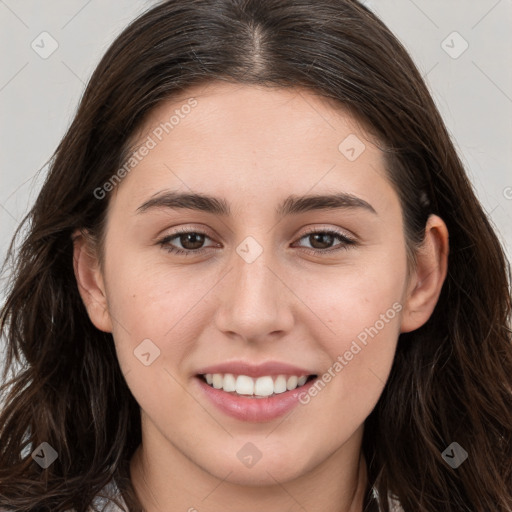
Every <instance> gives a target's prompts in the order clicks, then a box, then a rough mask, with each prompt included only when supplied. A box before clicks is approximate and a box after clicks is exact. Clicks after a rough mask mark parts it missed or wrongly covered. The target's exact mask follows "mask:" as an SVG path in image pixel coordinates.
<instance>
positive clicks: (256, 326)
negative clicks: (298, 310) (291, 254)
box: [216, 250, 296, 342]
mask: <svg viewBox="0 0 512 512" xmlns="http://www.w3.org/2000/svg"><path fill="white" fill-rule="evenodd" d="M248 261H250V260H248ZM248 261H247V260H245V259H244V258H243V257H241V256H239V255H238V254H235V255H234V258H233V268H232V270H231V271H230V272H229V273H228V275H227V276H226V278H225V279H224V280H223V281H224V282H223V284H221V285H220V291H219V292H218V295H217V296H218V299H219V307H218V309H217V312H216V327H217V329H219V330H220V331H221V332H223V333H224V334H225V335H226V336H229V337H231V338H233V339H234V338H238V339H241V340H244V341H247V342H262V341H265V340H270V339H272V340H275V339H276V338H278V337H282V336H284V335H285V334H286V333H288V332H290V330H291V328H292V326H293V322H294V316H293V308H294V302H293V300H294V294H293V293H292V291H290V289H289V284H288V283H287V282H286V281H287V280H289V273H287V274H286V276H284V275H280V274H281V272H280V271H279V269H280V268H282V266H278V265H277V264H276V258H275V257H274V256H273V255H272V254H271V251H270V250H264V251H263V252H262V253H261V254H260V255H259V256H258V257H257V258H256V259H255V260H254V261H252V262H250V263H249V262H248ZM295 302H296V299H295Z"/></svg>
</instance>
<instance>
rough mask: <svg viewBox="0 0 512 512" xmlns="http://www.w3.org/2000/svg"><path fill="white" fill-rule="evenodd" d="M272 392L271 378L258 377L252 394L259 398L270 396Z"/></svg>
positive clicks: (272, 383)
mask: <svg viewBox="0 0 512 512" xmlns="http://www.w3.org/2000/svg"><path fill="white" fill-rule="evenodd" d="M273 392H274V381H273V380H272V377H259V378H258V379H256V383H255V384H254V394H255V395H259V396H270V395H271V394H272V393H273Z"/></svg>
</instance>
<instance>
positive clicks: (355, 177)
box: [89, 83, 412, 485]
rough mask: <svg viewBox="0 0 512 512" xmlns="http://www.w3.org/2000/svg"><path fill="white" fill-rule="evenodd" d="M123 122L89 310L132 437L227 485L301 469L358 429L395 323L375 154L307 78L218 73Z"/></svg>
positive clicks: (392, 200) (387, 206)
mask: <svg viewBox="0 0 512 512" xmlns="http://www.w3.org/2000/svg"><path fill="white" fill-rule="evenodd" d="M192 97H193V98H194V100H189V98H192ZM186 105H189V107H186ZM172 116H174V118H172ZM170 120H171V121H170ZM165 123H167V125H165ZM163 127H165V128H163ZM167 132H168V133H167ZM136 135H137V136H136V141H135V142H137V143H138V144H139V145H140V144H142V145H146V147H147V148H148V150H147V151H145V150H142V151H141V150H140V149H139V151H138V154H139V156H140V157H141V158H140V161H137V163H136V165H134V166H133V167H132V168H131V169H130V171H129V172H127V173H126V174H127V175H126V176H125V177H124V179H123V180H122V182H121V183H120V184H118V185H117V186H116V187H115V189H114V191H113V192H112V193H111V195H110V198H109V199H108V200H109V208H108V219H107V227H106V233H105V244H104V265H103V267H102V269H101V272H100V274H99V278H98V283H99V284H98V286H99V288H100V289H101V293H102V294H104V297H105V305H106V310H105V312H104V313H101V314H100V313H96V312H95V311H93V309H91V307H90V306H89V312H90V315H91V319H92V320H93V322H94V323H95V325H96V326H97V327H99V328H100V329H103V330H107V331H111V332H112V333H113V337H114V341H115V346H116V350H117V354H118V358H119V362H120V365H121V368H122V370H123V373H124V374H125V378H126V381H127V384H128V386H129V387H130V389H131V391H132V393H133V395H134V397H135V398H136V400H137V402H138V403H139V404H140V407H141V413H142V418H143V432H144V434H143V436H144V439H146V440H147V442H148V443H153V444H154V445H155V446H157V445H158V446H160V447H161V453H162V457H164V456H165V455H164V454H168V455H169V456H170V454H171V453H174V452H175V453H180V454H181V455H183V456H184V457H186V459H188V460H189V461H190V462H191V463H192V464H193V465H194V466H196V467H198V468H201V470H204V471H206V472H207V473H209V474H211V475H214V476H216V477H218V478H221V479H224V478H226V475H227V474H228V473H229V477H228V480H229V481H232V482H235V483H246V484H251V485H254V484H255V483H259V484H265V483H274V482H275V480H273V478H275V479H277V480H279V481H287V480H290V479H293V478H296V477H298V476H300V475H304V474H306V473H307V472H308V471H311V470H312V469H313V468H314V467H316V466H318V465H319V464H321V463H322V462H323V461H325V460H326V459H328V458H329V457H330V456H331V455H333V454H334V453H336V452H337V451H338V450H339V449H340V448H342V447H343V446H348V445H349V444H350V443H351V442H353V441H354V440H355V439H358V440H360V436H361V433H362V429H363V426H364V421H365V419H366V418H367V416H368V415H369V414H370V412H371V411H372V409H373V408H374V406H375V404H376V403H377V401H378V399H379V396H380V394H381V392H382V390H383V388H384V385H385V382H386V379H387V378H388V375H389V371H390V368H391V365H392V362H393V357H394V353H395V348H396V343H397V338H398V335H399V333H400V332H401V330H405V325H404V318H403V315H404V311H405V307H406V304H407V301H408V300H409V298H410V295H411V290H412V287H411V283H410V281H408V279H407V260H406V245H405V239H404V228H403V224H402V212H401V206H400V202H399V199H398V196H397V194H396V192H395V191H394V189H393V187H392V185H391V184H390V182H389V180H388V178H387V177H386V172H385V168H384V161H383V156H382V153H381V152H380V151H379V150H378V149H377V148H376V146H375V145H374V144H373V143H372V142H371V140H370V138H369V136H368V135H367V134H366V133H365V132H364V131H363V129H362V128H361V127H360V126H359V125H358V123H357V122H356V121H355V120H354V119H353V118H352V117H351V116H350V115H348V114H347V113H346V112H345V111H343V110H342V109H341V108H339V107H338V108H336V107H334V106H333V105H332V104H330V103H329V102H328V101H327V100H326V99H322V98H320V97H317V96H315V95H314V94H313V93H311V92H308V91H304V90H299V89H266V88H259V87H255V86H246V85H243V86H242V85H233V84H226V83H224V84H219V83H210V84H209V85H208V86H206V87H205V86H202V87H201V88H199V87H197V88H193V89H189V90H188V91H187V94H186V96H183V99H180V100H174V101H172V102H167V103H164V104H161V105H159V107H158V108H157V109H156V110H154V111H153V112H152V113H151V115H150V116H149V118H148V119H147V120H146V123H145V126H144V128H143V130H141V131H140V132H139V133H138V134H136ZM140 147H142V146H140ZM141 153H144V155H142V154H141ZM132 163H133V162H132ZM178 194H189V195H193V194H201V195H204V196H209V197H211V198H215V199H214V200H213V201H207V200H204V199H203V200H201V201H200V200H197V199H196V200H195V201H193V200H192V199H190V198H188V199H187V198H185V199H181V200H180V199H179V198H177V195H178ZM305 196H308V197H309V196H318V197H317V198H316V199H315V198H311V199H304V197H305ZM326 196H333V197H331V199H330V200H326ZM105 200H107V199H105ZM98 301H100V300H99V299H98ZM226 374H229V375H232V377H230V376H229V375H228V376H226ZM210 375H211V377H210ZM303 376H304V377H306V378H307V380H306V382H305V383H304V382H303V381H304V380H305V379H304V378H302V379H297V378H296V377H303ZM206 380H208V381H211V382H212V385H209V384H208V383H207V382H205V381H206ZM298 384H299V387H297V388H296V386H297V385H298ZM300 384H302V385H300ZM287 386H288V388H290V389H288V388H287ZM233 389H235V391H233ZM237 391H238V393H237ZM252 393H256V394H257V395H258V396H266V395H268V394H269V393H272V396H267V397H265V398H257V397H255V396H253V395H252ZM251 457H252V458H251ZM259 457H261V458H260V459H259V460H258V461H257V463H254V464H253V463H251V462H249V460H253V459H254V460H256V459H258V458H259ZM251 464H252V466H251ZM230 472H231V473H230ZM270 475H272V476H270Z"/></svg>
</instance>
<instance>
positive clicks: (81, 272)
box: [72, 231, 112, 332]
mask: <svg viewBox="0 0 512 512" xmlns="http://www.w3.org/2000/svg"><path fill="white" fill-rule="evenodd" d="M72 238H73V269H74V272H75V278H76V282H77V285H78V291H79V292H80V296H81V297H82V301H83V303H84V305H85V307H86V309H87V313H88V314H89V318H90V319H91V322H92V323H93V324H94V325H95V326H96V327H97V328H98V329H99V330H100V331H104V332H112V322H111V319H110V315H109V312H108V304H107V296H106V293H105V284H104V281H103V276H102V274H101V269H100V265H99V260H98V257H97V255H96V251H95V250H94V248H93V247H92V244H91V241H90V240H88V238H87V237H86V236H85V235H84V233H82V232H81V231H75V232H74V233H73V235H72Z"/></svg>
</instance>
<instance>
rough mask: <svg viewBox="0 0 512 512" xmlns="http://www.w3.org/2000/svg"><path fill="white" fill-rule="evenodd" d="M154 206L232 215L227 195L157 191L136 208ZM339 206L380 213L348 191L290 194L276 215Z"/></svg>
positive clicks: (150, 207)
mask: <svg viewBox="0 0 512 512" xmlns="http://www.w3.org/2000/svg"><path fill="white" fill-rule="evenodd" d="M154 208H171V209H187V210H198V211H202V212H207V213H212V214H215V215H222V216H229V215H231V209H230V206H229V203H228V202H227V201H226V200H225V199H223V198H217V197H214V196H210V195H207V194H200V193H182V192H174V191H165V192H164V193H157V194H156V195H154V196H153V197H151V198H150V199H148V200H147V201H145V202H144V203H143V204H142V205H140V206H139V207H138V208H137V213H143V212H146V211H148V210H151V209H154ZM336 209H347V210H348V209H364V210H367V211H369V212H371V213H373V214H375V215H377V212H376V211H375V209H374V208H373V206H372V205H371V204H370V203H368V202H366V201H365V200H364V199H361V198H360V197H357V196H354V195H352V194H347V193H345V192H337V193H334V194H318V195H304V196H297V195H290V196H288V197H287V198H286V199H285V200H284V201H283V202H282V203H281V204H280V205H279V206H278V207H277V208H276V215H277V216H278V217H283V216H285V215H296V214H299V213H304V212H308V211H313V210H336Z"/></svg>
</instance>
